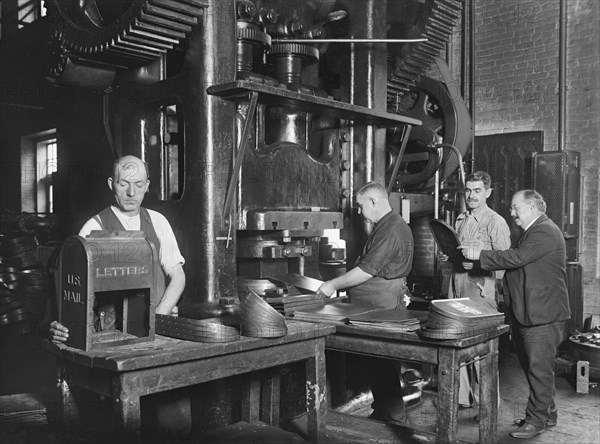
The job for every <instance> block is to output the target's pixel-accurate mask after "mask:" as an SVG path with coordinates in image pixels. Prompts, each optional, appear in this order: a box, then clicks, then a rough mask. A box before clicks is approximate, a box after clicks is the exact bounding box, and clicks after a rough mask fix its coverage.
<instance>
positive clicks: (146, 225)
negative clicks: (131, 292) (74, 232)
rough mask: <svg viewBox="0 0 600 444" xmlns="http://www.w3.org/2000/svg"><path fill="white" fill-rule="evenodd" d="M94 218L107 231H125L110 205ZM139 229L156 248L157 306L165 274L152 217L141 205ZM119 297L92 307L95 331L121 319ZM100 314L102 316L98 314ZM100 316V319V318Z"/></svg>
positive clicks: (160, 297)
mask: <svg viewBox="0 0 600 444" xmlns="http://www.w3.org/2000/svg"><path fill="white" fill-rule="evenodd" d="M94 219H95V220H96V221H97V222H98V223H99V224H100V227H101V228H102V229H103V230H109V231H127V230H125V228H124V227H123V224H121V221H119V219H118V218H117V216H116V215H115V214H114V213H113V211H112V210H111V208H110V207H107V208H105V209H104V210H102V211H101V212H100V213H98V214H97V215H96V216H94ZM140 231H143V232H144V234H145V235H146V240H148V241H149V242H150V243H151V244H152V245H154V248H155V250H156V258H155V261H154V275H155V276H156V290H155V291H154V297H153V299H154V301H153V305H154V308H156V307H157V306H158V303H159V302H160V300H161V299H162V297H163V294H164V292H165V287H166V276H165V273H164V271H163V269H162V266H161V265H160V242H159V240H158V236H157V234H156V231H155V230H154V226H153V225H152V219H150V213H148V210H146V209H145V208H143V207H140ZM118 301H119V297H118V296H117V297H116V300H115V301H110V300H107V301H106V302H105V303H104V304H102V305H101V306H98V307H94V325H95V327H96V331H104V330H115V328H117V326H118V325H119V321H118V319H119V318H120V319H122V313H119V314H118V313H117V311H118V310H117V307H118V306H119V304H118V303H117V302H118ZM100 314H101V315H102V316H100ZM100 317H102V320H100ZM121 327H122V326H121Z"/></svg>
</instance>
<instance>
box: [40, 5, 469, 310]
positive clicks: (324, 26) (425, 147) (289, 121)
mask: <svg viewBox="0 0 600 444" xmlns="http://www.w3.org/2000/svg"><path fill="white" fill-rule="evenodd" d="M46 5H47V9H48V17H47V33H48V34H47V38H48V45H49V46H48V48H50V55H49V56H48V58H47V60H48V72H47V79H48V80H49V81H50V82H51V83H52V84H53V85H54V86H56V87H57V88H59V89H63V90H65V89H71V90H77V91H81V90H85V91H93V92H95V94H97V96H98V97H100V99H99V100H98V101H97V107H98V110H99V112H100V113H101V116H102V119H101V120H102V121H101V122H100V121H99V122H98V125H101V128H102V131H103V133H104V135H105V136H106V138H105V140H106V142H105V143H104V144H103V146H104V148H103V150H104V151H103V154H102V155H101V157H102V158H105V157H106V158H107V159H109V158H114V157H116V156H120V155H123V154H134V155H137V156H139V157H142V158H143V159H145V160H146V161H147V162H148V164H149V167H150V179H151V188H150V194H149V196H147V198H146V201H145V205H147V206H149V207H151V208H154V209H157V210H159V211H161V212H162V213H164V214H165V215H166V216H167V217H168V218H169V220H170V221H171V223H172V225H173V227H174V230H175V232H176V235H177V237H178V241H179V244H180V247H181V249H182V253H183V255H184V257H185V258H186V266H185V268H186V272H187V276H188V279H187V286H186V292H185V295H184V299H183V301H182V303H181V305H180V313H181V314H182V315H184V316H187V317H195V318H203V317H212V316H218V315H219V314H221V313H223V312H224V308H223V307H224V306H226V305H230V304H231V303H232V302H235V300H237V294H238V291H247V288H251V289H253V290H256V291H257V292H258V293H259V294H260V293H263V294H264V291H266V290H268V289H270V288H272V286H273V285H274V284H273V282H272V281H270V280H269V279H268V277H269V276H273V275H277V274H282V273H299V274H303V275H305V276H308V277H313V278H322V275H321V271H320V262H324V261H326V259H327V258H323V257H321V258H320V257H319V256H320V255H319V251H321V252H322V251H324V249H323V248H320V243H321V240H322V238H323V236H324V230H325V229H340V230H341V236H342V238H344V239H346V240H347V251H346V256H347V259H348V262H349V263H350V265H352V263H351V262H352V261H353V259H354V257H355V256H356V255H357V251H358V249H359V248H360V246H361V245H362V239H363V238H364V232H365V227H363V224H362V222H361V220H360V218H359V217H357V214H356V212H354V211H353V208H352V201H353V198H354V194H353V193H354V191H355V190H356V189H358V188H359V187H360V186H361V185H362V184H364V183H366V182H367V181H369V180H378V181H380V182H382V183H385V184H386V186H387V188H388V190H389V191H390V192H391V201H392V203H393V205H394V206H395V207H396V208H397V210H398V211H401V207H402V202H404V212H405V213H409V212H410V213H411V214H412V215H413V216H426V215H432V214H433V211H434V207H435V203H434V196H433V194H434V193H433V190H434V187H435V186H436V185H439V183H441V182H442V181H443V180H444V179H446V178H448V177H450V176H451V175H452V174H453V173H455V171H456V169H457V166H458V165H459V163H460V161H459V157H460V156H459V157H457V156H456V154H455V153H454V151H456V152H457V153H458V154H459V155H460V154H465V153H466V151H467V149H468V146H469V143H470V140H471V123H470V118H469V116H468V113H467V111H466V107H465V105H464V103H463V101H462V99H461V98H460V93H458V94H457V90H456V87H455V85H453V82H452V79H451V78H452V76H451V75H450V74H449V70H448V67H447V65H446V64H445V63H444V62H443V61H442V60H441V59H440V56H442V57H443V55H444V50H445V48H446V43H447V42H448V40H449V39H450V36H451V33H452V30H453V27H454V25H455V23H456V21H457V19H458V18H459V17H460V14H461V2H459V1H456V0H426V1H412V0H399V1H387V2H382V1H347V2H344V1H338V2H336V1H317V2H315V1H297V2H288V1H273V0H267V1H254V2H252V1H246V0H244V1H239V0H238V1H234V0H228V1H208V0H136V1H129V2H103V1H100V0H96V1H88V2H73V1H64V0H62V1H61V0H56V1H53V2H46ZM430 72H436V73H437V74H436V75H437V77H438V79H439V78H441V79H442V80H445V81H446V82H443V81H440V80H436V79H433V78H429V77H426V75H427V74H428V73H430ZM453 88H454V89H453ZM75 100H77V98H75ZM59 144H60V140H59ZM440 144H446V145H452V146H454V147H456V149H455V150H446V149H443V148H440ZM78 156H80V158H81V154H78V153H76V152H75V151H74V150H73V149H71V152H70V153H69V154H68V157H70V158H77V157H78ZM65 157H66V156H65ZM59 161H60V159H59ZM450 182H451V181H450ZM57 191H59V190H57ZM65 191H66V199H69V198H70V199H71V200H72V201H76V200H78V199H80V197H79V196H78V195H76V194H74V193H76V192H75V191H73V190H69V191H67V190H65ZM59 196H60V194H59ZM406 203H409V205H406ZM71 206H76V205H74V204H72V205H71ZM405 217H408V214H405ZM334 250H335V249H334ZM327 251H328V252H329V254H331V252H332V249H328V250H327ZM333 254H334V256H336V255H337V256H336V258H337V259H343V256H344V255H343V254H340V252H339V251H334V253H333Z"/></svg>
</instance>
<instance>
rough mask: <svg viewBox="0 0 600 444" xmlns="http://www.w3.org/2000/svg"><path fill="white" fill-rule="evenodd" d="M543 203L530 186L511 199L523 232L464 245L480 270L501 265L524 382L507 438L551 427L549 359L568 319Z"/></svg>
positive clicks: (560, 242) (554, 233)
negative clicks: (493, 245) (521, 407)
mask: <svg viewBox="0 0 600 444" xmlns="http://www.w3.org/2000/svg"><path fill="white" fill-rule="evenodd" d="M545 213H546V202H544V199H543V197H542V196H541V195H540V194H539V193H538V192H537V191H534V190H522V191H518V192H516V193H515V195H514V196H513V198H512V204H511V211H510V214H511V216H512V218H513V219H514V221H515V223H516V224H517V225H518V226H519V227H521V228H522V229H523V234H522V235H521V238H520V239H519V241H518V242H517V245H516V246H515V247H514V248H511V249H509V250H505V251H498V250H493V251H491V250H484V251H482V246H481V245H480V244H477V245H464V246H462V247H460V248H462V249H463V254H464V255H465V257H466V258H467V259H470V260H479V261H480V263H481V268H483V269H484V270H498V269H505V270H506V274H505V276H504V280H505V286H504V301H505V303H506V307H507V311H508V315H509V319H510V324H511V327H512V338H513V341H514V344H515V349H516V352H517V356H518V358H519V362H520V364H521V367H522V368H523V371H524V372H525V377H526V378H527V382H528V384H529V400H528V402H527V408H526V410H525V418H524V419H522V420H517V421H515V423H517V424H518V425H519V428H518V429H517V430H515V431H513V432H511V433H510V435H511V436H512V437H513V438H523V439H528V438H533V437H534V436H536V435H539V434H540V433H542V432H544V431H545V429H546V427H551V426H554V425H556V421H557V417H558V412H557V407H556V404H555V402H554V390H555V388H554V358H555V355H556V348H557V347H558V345H559V343H560V342H561V339H562V332H563V328H564V323H565V321H566V320H567V319H569V317H570V309H569V298H568V294H567V284H566V279H567V273H566V251H565V241H564V238H563V235H562V233H561V231H560V229H559V228H558V227H557V226H556V224H554V222H552V221H551V220H550V219H549V218H548V217H547V216H546V214H545Z"/></svg>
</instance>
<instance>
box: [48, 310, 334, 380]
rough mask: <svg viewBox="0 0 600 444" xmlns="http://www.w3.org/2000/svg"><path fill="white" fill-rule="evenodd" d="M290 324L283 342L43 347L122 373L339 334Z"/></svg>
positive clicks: (315, 326)
mask: <svg viewBox="0 0 600 444" xmlns="http://www.w3.org/2000/svg"><path fill="white" fill-rule="evenodd" d="M286 323H287V327H288V334H287V335H285V336H283V337H280V338H269V339H263V338H250V337H246V336H242V337H241V338H240V339H239V340H237V341H232V342H219V343H206V342H193V341H185V340H181V339H175V338H169V337H166V336H160V335H156V339H155V340H154V341H149V342H142V343H137V344H131V345H121V346H116V347H110V348H106V349H102V350H92V351H88V352H85V351H83V350H79V349H76V348H72V347H68V346H66V345H64V344H54V343H52V342H50V341H49V340H45V341H44V342H43V347H44V348H45V349H46V350H48V351H50V352H52V353H54V354H56V355H58V356H59V357H61V358H63V359H66V360H67V361H71V362H74V363H77V364H80V365H83V366H86V367H89V368H98V369H104V370H108V371H113V372H122V371H130V370H139V369H143V368H152V367H159V366H161V365H168V364H173V363H175V362H186V361H193V360H198V359H204V358H210V357H215V356H224V355H228V354H231V353H238V352H242V351H248V350H253V349H261V348H266V347H271V346H275V345H280V344H288V343H291V342H297V341H305V340H307V339H316V338H319V337H323V336H327V335H330V334H332V333H335V326H333V325H328V324H313V323H308V322H301V321H293V320H286Z"/></svg>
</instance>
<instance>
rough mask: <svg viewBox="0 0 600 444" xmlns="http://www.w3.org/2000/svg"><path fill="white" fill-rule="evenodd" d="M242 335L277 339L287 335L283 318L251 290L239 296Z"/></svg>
mask: <svg viewBox="0 0 600 444" xmlns="http://www.w3.org/2000/svg"><path fill="white" fill-rule="evenodd" d="M240 313H241V315H240V317H241V320H240V325H241V328H242V335H244V336H250V337H252V338H279V337H281V336H285V335H287V332H288V329H287V325H286V323H285V318H284V317H283V316H282V315H281V313H279V312H278V311H277V310H275V309H274V308H273V307H271V306H270V305H269V304H267V303H266V302H265V301H264V300H263V299H262V298H261V297H260V296H259V295H257V294H256V293H255V292H253V291H252V290H249V291H248V293H246V294H244V293H242V294H240Z"/></svg>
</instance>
